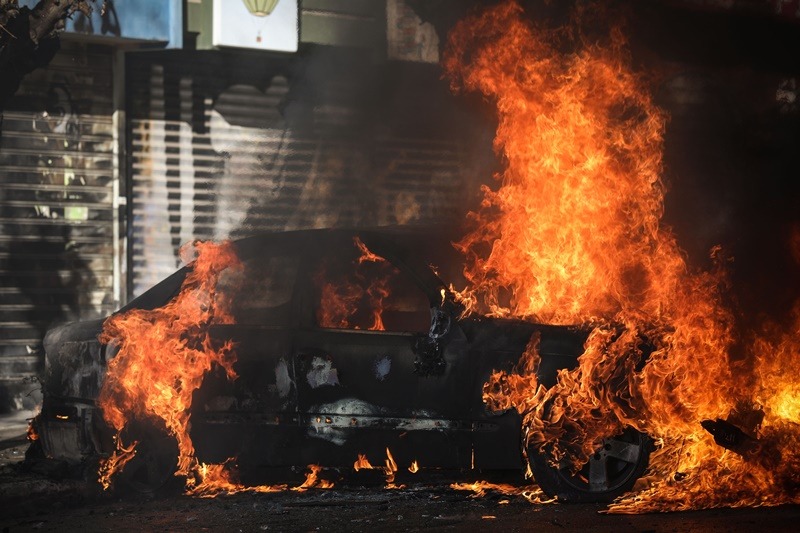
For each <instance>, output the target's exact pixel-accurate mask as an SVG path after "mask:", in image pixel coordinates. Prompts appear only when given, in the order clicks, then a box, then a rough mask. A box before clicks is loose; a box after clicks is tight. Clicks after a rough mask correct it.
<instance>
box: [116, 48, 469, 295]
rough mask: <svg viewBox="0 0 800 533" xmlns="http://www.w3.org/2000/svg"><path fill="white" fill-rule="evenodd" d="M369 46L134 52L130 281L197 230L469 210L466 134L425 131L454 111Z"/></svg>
mask: <svg viewBox="0 0 800 533" xmlns="http://www.w3.org/2000/svg"><path fill="white" fill-rule="evenodd" d="M359 53H361V54H362V55H361V56H359V55H358V54H359ZM369 54H370V52H369V51H366V52H358V51H354V50H350V51H346V52H341V51H338V52H337V51H335V50H331V49H327V50H324V51H323V50H319V49H315V50H314V51H313V53H307V54H305V55H303V54H302V53H301V54H300V55H299V56H286V55H284V56H277V55H269V54H263V53H250V52H246V51H235V52H234V51H167V52H147V53H136V54H131V55H129V56H128V59H127V69H128V71H127V76H126V77H127V79H128V80H130V82H129V84H128V98H129V100H128V117H129V123H128V124H129V131H128V139H129V143H130V146H129V152H130V157H131V161H130V176H131V191H130V194H131V196H130V199H129V209H130V223H131V225H130V226H129V231H130V233H129V237H130V239H129V243H130V246H131V248H130V251H129V256H128V257H129V260H130V261H131V262H132V264H131V265H130V268H129V275H130V279H129V282H130V287H132V292H133V295H138V294H140V293H141V292H143V291H144V290H146V289H147V288H148V287H150V286H152V285H153V284H154V283H156V282H158V281H159V280H161V279H162V278H164V277H165V276H167V275H168V274H170V273H171V272H172V271H174V269H175V268H176V267H177V266H178V264H179V262H180V261H179V259H178V249H179V246H180V245H181V244H182V243H185V242H187V241H189V240H192V239H223V238H227V237H240V236H244V235H248V234H252V233H254V232H260V231H283V230H287V229H298V228H312V227H315V228H320V227H343V226H348V227H366V226H370V227H374V226H378V225H388V224H392V225H397V224H417V225H419V224H440V223H443V222H451V221H452V220H454V219H455V218H456V217H458V216H460V215H463V212H464V210H463V205H464V203H465V196H466V195H467V194H470V193H471V192H473V191H474V190H477V188H475V189H471V188H469V187H466V186H465V182H464V168H463V167H464V161H465V160H466V158H465V157H464V153H465V149H464V147H463V145H462V143H461V142H460V140H459V139H458V138H457V137H454V136H452V135H451V136H449V137H448V136H447V135H443V134H440V133H436V132H431V131H428V130H429V129H432V130H437V129H439V130H441V129H442V128H439V127H432V128H429V125H430V124H435V123H436V122H437V121H438V122H445V121H446V119H443V118H441V115H442V113H443V112H442V111H440V110H438V108H437V107H436V106H437V105H438V104H437V103H436V102H433V103H431V104H430V105H428V108H427V109H423V110H420V109H418V107H419V103H418V101H419V100H423V99H425V98H426V96H425V93H424V91H425V90H426V87H425V86H422V87H420V86H419V84H416V83H414V82H407V83H406V86H405V87H395V86H394V85H393V84H391V83H387V81H386V79H385V77H384V76H383V72H384V70H385V69H387V68H392V67H391V66H386V65H378V66H376V65H375V64H373V63H372V61H371V59H370V56H369ZM421 68H423V69H424V68H426V67H421ZM427 76H428V78H430V79H432V80H434V81H437V80H438V76H439V73H438V70H437V69H436V67H430V69H429V71H428V74H427ZM445 90H446V89H445ZM415 91H416V92H415ZM420 91H423V92H422V95H420ZM412 115H413V116H414V117H416V118H415V120H416V121H417V122H421V124H414V123H413V122H414V121H410V122H409V116H412ZM398 117H399V118H398ZM406 122H409V124H406Z"/></svg>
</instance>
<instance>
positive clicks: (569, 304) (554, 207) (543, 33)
mask: <svg viewBox="0 0 800 533" xmlns="http://www.w3.org/2000/svg"><path fill="white" fill-rule="evenodd" d="M566 50H570V52H565V51H566ZM443 66H444V69H445V73H446V75H447V76H448V77H449V79H450V81H451V84H452V87H453V88H454V90H464V91H477V92H480V93H482V94H483V95H484V96H486V97H487V98H488V99H489V100H491V101H493V102H494V103H495V105H496V107H497V114H498V129H497V135H496V138H495V143H494V146H495V150H496V152H497V153H498V154H499V155H501V156H502V158H503V161H504V163H505V168H504V170H503V171H502V172H501V173H500V174H499V175H498V176H496V178H497V180H498V182H499V183H498V186H497V187H496V188H495V189H492V188H490V187H487V186H485V187H484V188H483V191H482V192H483V201H482V204H481V206H480V208H479V209H478V210H477V211H475V212H473V213H470V215H469V222H470V227H469V230H468V232H467V233H466V235H465V236H464V238H463V239H461V240H460V241H459V242H458V243H457V248H458V249H459V250H461V251H462V252H463V254H464V256H465V270H464V274H465V278H466V279H467V280H468V285H467V287H466V288H464V289H462V290H460V291H457V298H458V299H459V301H460V302H461V303H462V304H463V305H464V306H465V308H466V312H468V313H469V312H475V313H481V314H486V315H489V316H497V317H516V318H523V319H528V320H532V321H537V322H544V323H552V324H580V325H584V326H585V327H589V328H591V329H592V332H591V334H590V335H589V338H588V340H587V341H586V344H585V346H584V350H585V351H584V353H583V355H582V356H581V358H580V359H579V365H578V367H577V368H575V369H574V370H572V371H569V372H567V371H562V372H561V373H560V374H559V376H558V381H557V384H556V385H555V386H554V387H552V388H550V389H545V388H544V387H543V386H541V385H540V384H539V383H538V382H537V379H536V376H535V370H536V368H537V366H538V364H539V355H538V352H537V348H538V339H536V338H534V339H532V340H531V343H530V345H529V346H528V349H527V350H526V353H525V354H524V355H523V357H522V359H521V361H520V363H519V365H518V367H517V368H516V369H515V371H514V372H511V373H505V372H503V373H498V374H496V375H494V376H492V377H491V379H490V381H489V382H488V383H487V384H486V386H485V389H484V399H485V401H486V403H487V404H488V406H489V407H490V408H498V409H503V408H510V407H514V408H516V409H518V410H519V412H520V413H521V414H522V415H523V423H524V428H525V436H526V443H527V445H528V447H529V449H532V450H534V451H539V452H543V453H546V454H547V455H548V457H550V459H551V461H552V463H553V464H556V463H560V464H569V465H572V467H573V468H575V469H577V468H579V467H580V466H581V465H583V464H585V463H586V462H587V461H588V459H589V457H591V456H592V454H594V452H595V451H596V447H597V446H598V443H599V442H600V441H601V440H602V439H603V438H605V437H609V436H612V435H615V434H618V433H620V432H621V431H622V430H623V429H624V428H626V427H633V428H635V429H637V430H639V431H642V432H645V433H647V434H648V435H650V436H651V437H653V438H654V440H655V442H656V443H658V444H659V449H658V450H656V451H655V452H654V453H653V455H652V456H651V460H650V463H651V476H650V479H651V480H652V484H651V486H650V488H649V489H647V490H646V491H644V492H642V493H640V494H638V495H636V496H635V497H634V496H630V497H628V498H626V499H624V500H622V501H621V502H618V503H616V504H615V505H614V506H613V507H612V509H611V510H612V511H614V512H641V511H650V510H671V509H688V508H701V507H717V506H739V505H778V504H782V503H789V502H794V503H797V502H800V495H798V494H799V492H798V491H797V490H796V489H797V487H798V484H799V483H798V476H800V456H799V455H798V450H800V447H798V437H799V436H800V425H798V418H797V415H798V412H800V408H799V407H798V405H799V404H798V398H799V397H800V396H799V395H798V391H800V381H798V378H797V377H796V376H795V375H793V373H791V372H787V371H786V369H788V368H793V363H792V362H791V361H796V358H797V355H798V354H799V353H800V345H798V342H797V341H796V339H797V338H798V335H797V333H798V332H799V330H800V321H798V322H797V323H796V324H795V325H794V326H793V327H792V328H790V331H788V332H787V333H782V332H781V331H779V330H777V329H773V330H770V331H764V332H761V333H760V334H758V335H754V336H753V337H754V338H755V340H753V341H751V342H750V343H749V350H748V351H747V352H748V354H750V357H748V358H746V359H745V360H742V359H741V358H738V359H735V358H733V357H732V356H731V352H732V348H733V347H734V345H741V344H742V343H743V341H744V339H745V338H746V337H747V336H748V333H747V332H739V331H735V330H734V324H735V317H734V314H733V312H732V311H731V310H730V309H729V308H728V307H726V306H725V305H724V304H723V302H724V301H725V288H726V284H727V278H726V274H725V270H724V264H725V259H724V254H723V253H722V251H721V249H719V248H715V249H713V250H711V258H712V262H713V263H714V265H715V267H714V268H713V269H711V270H709V271H705V272H701V271H694V270H692V269H690V268H689V267H688V265H687V263H686V259H685V254H684V252H683V251H682V250H681V249H680V247H679V246H678V243H677V240H676V238H675V236H674V235H673V233H672V232H671V231H670V230H669V229H668V228H666V227H664V225H663V224H662V223H661V218H662V214H663V211H664V194H665V190H664V186H663V183H662V181H661V171H662V152H663V136H664V130H665V127H666V116H665V113H664V112H663V111H662V110H660V109H659V108H658V107H657V106H656V105H655V104H654V103H653V100H652V97H651V96H650V92H649V90H648V87H647V85H646V84H645V83H644V81H643V76H641V75H640V74H637V73H636V72H635V71H634V70H633V69H632V68H631V66H630V61H629V58H628V53H627V52H626V43H625V39H624V36H623V34H622V32H621V31H620V30H618V29H616V28H613V29H612V30H611V31H610V34H609V36H608V38H607V39H606V40H605V41H602V42H592V41H591V40H589V39H586V38H584V36H583V35H582V34H581V31H580V29H579V28H578V29H574V28H573V29H571V30H563V29H561V30H553V29H548V28H545V27H540V26H534V25H533V24H532V23H530V22H528V21H527V20H526V19H525V17H524V15H523V11H522V8H521V7H520V6H519V5H518V4H517V3H516V2H513V1H507V2H505V3H502V4H500V5H498V6H495V7H492V8H489V9H487V10H486V11H484V12H482V13H477V14H474V15H471V16H470V17H468V18H467V19H465V20H463V21H461V22H460V23H459V24H458V25H456V27H455V28H454V29H453V31H452V32H451V34H450V37H449V43H448V50H447V52H446V54H445V59H444V61H443ZM454 290H455V289H454ZM798 315H799V316H800V313H798ZM644 359H646V360H647V364H646V365H644V366H643V367H642V362H643V360H644ZM761 410H763V413H764V416H763V421H761V422H760V424H759V423H756V424H753V423H752V421H753V420H757V419H758V420H760V416H759V415H757V413H759V412H760V411H761ZM713 420H722V421H727V422H726V423H731V424H734V425H736V426H737V427H739V428H740V429H742V430H743V431H744V432H745V433H747V432H748V431H749V432H750V433H752V434H751V435H749V437H748V438H749V439H750V440H749V441H748V442H750V441H752V442H757V443H758V444H753V445H752V448H751V449H750V451H748V452H746V453H745V455H744V456H743V455H739V454H737V453H732V452H731V451H729V450H726V449H725V448H723V447H721V446H719V445H717V444H716V443H715V442H714V438H713V437H712V435H711V434H710V433H709V432H708V431H706V430H705V429H704V428H703V426H702V423H703V421H713ZM748 421H750V423H749V424H748V423H747V422H748ZM743 438H744V437H743ZM756 439H757V440H756ZM778 459H779V460H778Z"/></svg>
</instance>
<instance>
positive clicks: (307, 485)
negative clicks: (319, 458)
mask: <svg viewBox="0 0 800 533" xmlns="http://www.w3.org/2000/svg"><path fill="white" fill-rule="evenodd" d="M321 471H322V467H321V466H319V465H308V472H307V473H306V480H305V481H304V482H303V484H302V485H300V486H298V487H293V488H292V490H294V491H297V492H304V491H305V490H307V489H311V488H314V489H331V488H333V482H332V481H327V480H324V479H322V478H321V477H319V473H320V472H321Z"/></svg>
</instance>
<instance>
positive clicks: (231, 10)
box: [212, 0, 298, 52]
mask: <svg viewBox="0 0 800 533" xmlns="http://www.w3.org/2000/svg"><path fill="white" fill-rule="evenodd" d="M264 6H266V7H267V9H266V11H269V13H268V14H267V13H266V12H265V10H264ZM270 8H271V10H270ZM213 19H214V20H213V29H212V44H213V45H214V46H235V47H238V48H253V49H256V50H274V51H278V52H296V51H297V41H298V28H297V20H298V9H297V0H277V1H276V0H214V17H213Z"/></svg>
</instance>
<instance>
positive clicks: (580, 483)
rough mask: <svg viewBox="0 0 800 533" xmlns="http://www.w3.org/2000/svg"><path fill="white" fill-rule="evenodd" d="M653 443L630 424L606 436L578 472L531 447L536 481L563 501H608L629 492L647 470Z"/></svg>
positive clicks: (548, 493) (529, 457)
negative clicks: (550, 459)
mask: <svg viewBox="0 0 800 533" xmlns="http://www.w3.org/2000/svg"><path fill="white" fill-rule="evenodd" d="M652 447H653V444H652V440H651V439H650V437H648V436H647V435H645V434H644V433H641V432H639V431H636V430H635V429H633V428H628V429H626V430H625V431H624V432H622V433H621V434H619V435H616V436H614V437H610V438H607V439H603V442H602V446H601V447H600V449H599V450H598V451H597V452H596V453H595V454H594V455H593V456H592V457H591V459H589V462H587V463H586V464H585V465H584V466H583V467H582V468H581V469H580V470H579V471H578V472H577V473H574V474H573V473H572V472H570V470H569V469H568V468H556V467H554V466H552V465H551V464H550V462H549V460H548V457H547V456H546V455H545V454H543V453H541V452H539V451H538V450H534V449H532V448H528V460H529V462H530V466H531V471H532V473H533V477H534V479H535V480H536V483H537V484H538V485H539V487H540V488H541V489H542V491H544V493H545V494H547V495H548V496H550V497H551V498H558V500H559V501H562V502H574V503H592V502H594V503H609V502H611V501H613V500H614V499H616V498H618V497H619V496H621V495H623V494H625V493H626V492H629V491H630V490H631V489H632V488H633V485H634V484H635V483H636V480H637V479H639V478H640V477H641V476H642V474H644V471H645V469H646V468H647V465H648V463H649V461H650V451H651V450H652Z"/></svg>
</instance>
